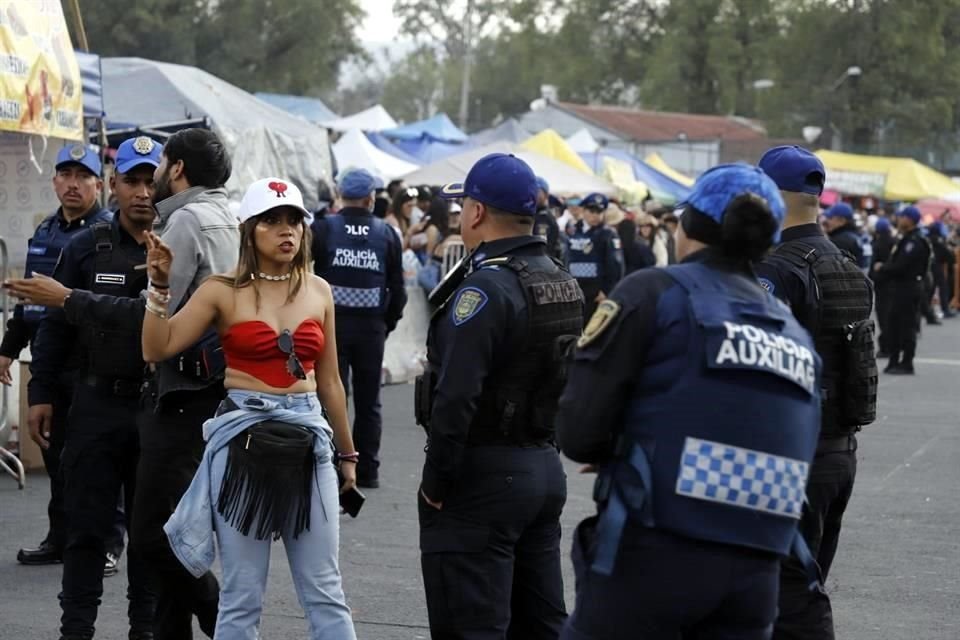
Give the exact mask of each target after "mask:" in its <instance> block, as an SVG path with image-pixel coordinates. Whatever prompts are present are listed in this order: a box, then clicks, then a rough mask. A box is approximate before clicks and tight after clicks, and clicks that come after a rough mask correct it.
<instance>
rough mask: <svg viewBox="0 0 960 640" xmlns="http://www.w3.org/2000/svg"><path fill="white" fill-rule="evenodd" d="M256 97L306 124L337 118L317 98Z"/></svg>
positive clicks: (260, 94) (257, 95)
mask: <svg viewBox="0 0 960 640" xmlns="http://www.w3.org/2000/svg"><path fill="white" fill-rule="evenodd" d="M253 95H255V96H256V97H258V98H260V99H261V100H263V101H264V102H266V103H269V104H272V105H273V106H275V107H278V108H280V109H283V110H284V111H286V112H288V113H292V114H293V115H295V116H300V117H301V118H303V119H304V120H307V121H308V122H313V123H314V124H319V123H321V122H327V121H328V120H333V119H335V118H338V117H339V116H338V115H337V114H335V113H334V112H333V111H331V110H330V109H329V108H328V107H327V105H325V104H323V101H322V100H320V99H319V98H308V97H306V96H289V95H284V94H280V93H263V92H257V93H255V94H253Z"/></svg>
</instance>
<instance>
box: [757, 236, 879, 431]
mask: <svg viewBox="0 0 960 640" xmlns="http://www.w3.org/2000/svg"><path fill="white" fill-rule="evenodd" d="M773 255H774V256H775V257H779V258H781V259H783V260H786V261H787V262H788V263H790V264H791V265H792V266H793V267H794V268H796V269H798V270H800V271H801V273H803V274H806V273H809V274H811V276H810V278H809V284H810V286H808V287H807V296H808V300H807V303H806V304H805V307H806V309H808V310H810V312H809V313H808V317H807V318H806V329H807V330H808V331H809V332H810V334H811V335H812V336H813V339H814V345H815V346H816V348H817V353H818V354H819V355H820V357H821V358H822V359H823V382H822V388H821V401H822V402H823V414H822V425H821V437H828V438H829V437H836V436H840V435H848V434H851V433H854V432H855V431H857V430H858V429H859V428H860V426H862V425H864V424H869V423H870V422H873V420H874V418H875V416H876V402H877V366H876V357H875V355H874V351H875V348H874V344H873V339H872V334H873V327H872V321H871V320H870V313H871V311H872V309H873V285H872V283H871V282H870V280H869V279H868V278H867V277H866V276H865V275H864V274H863V272H862V271H861V270H860V269H859V268H858V266H857V264H856V263H855V262H854V261H853V259H851V258H850V257H849V256H848V255H847V254H845V253H843V252H841V251H840V250H839V249H837V248H836V247H834V246H833V245H832V244H831V245H830V246H825V247H816V246H814V245H813V244H810V243H806V242H803V241H802V240H791V241H789V242H784V243H783V244H781V245H779V246H778V247H777V248H776V249H775V250H774V252H773ZM865 333H869V334H870V336H869V339H868V336H866V335H864V334H865Z"/></svg>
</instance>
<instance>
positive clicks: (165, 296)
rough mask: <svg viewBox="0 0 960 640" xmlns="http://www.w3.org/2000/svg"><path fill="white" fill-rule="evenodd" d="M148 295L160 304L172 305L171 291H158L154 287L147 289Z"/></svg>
mask: <svg viewBox="0 0 960 640" xmlns="http://www.w3.org/2000/svg"><path fill="white" fill-rule="evenodd" d="M147 294H148V296H150V297H151V298H153V300H154V301H155V302H157V303H159V304H169V303H170V292H169V291H158V290H157V289H156V288H155V287H153V285H151V286H149V287H148V288H147Z"/></svg>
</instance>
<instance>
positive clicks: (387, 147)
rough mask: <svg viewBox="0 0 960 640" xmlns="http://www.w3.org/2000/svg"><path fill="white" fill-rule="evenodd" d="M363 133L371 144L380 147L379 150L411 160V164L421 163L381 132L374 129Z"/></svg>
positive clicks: (405, 160)
mask: <svg viewBox="0 0 960 640" xmlns="http://www.w3.org/2000/svg"><path fill="white" fill-rule="evenodd" d="M364 135H365V136H367V140H369V141H370V142H371V143H372V144H373V146H375V147H376V148H377V149H380V151H383V152H384V153H389V154H390V155H392V156H393V157H394V158H400V159H401V160H403V161H404V162H412V163H413V164H417V165H419V164H423V163H422V162H420V159H419V158H415V157H413V156H412V155H410V154H409V153H407V152H406V151H404V150H403V149H401V148H400V147H398V146H397V145H395V144H393V143H392V142H390V141H389V140H387V139H386V138H384V137H383V134H380V133H377V132H375V131H367V132H365V133H364Z"/></svg>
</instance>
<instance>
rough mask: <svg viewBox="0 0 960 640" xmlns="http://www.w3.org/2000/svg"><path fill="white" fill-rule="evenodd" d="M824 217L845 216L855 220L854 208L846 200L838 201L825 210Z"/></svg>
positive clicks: (847, 218)
mask: <svg viewBox="0 0 960 640" xmlns="http://www.w3.org/2000/svg"><path fill="white" fill-rule="evenodd" d="M823 217H824V218H843V219H845V220H853V208H852V207H851V206H850V205H848V204H847V203H846V202H838V203H837V204H835V205H833V206H832V207H830V208H829V209H827V210H826V211H824V212H823Z"/></svg>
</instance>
